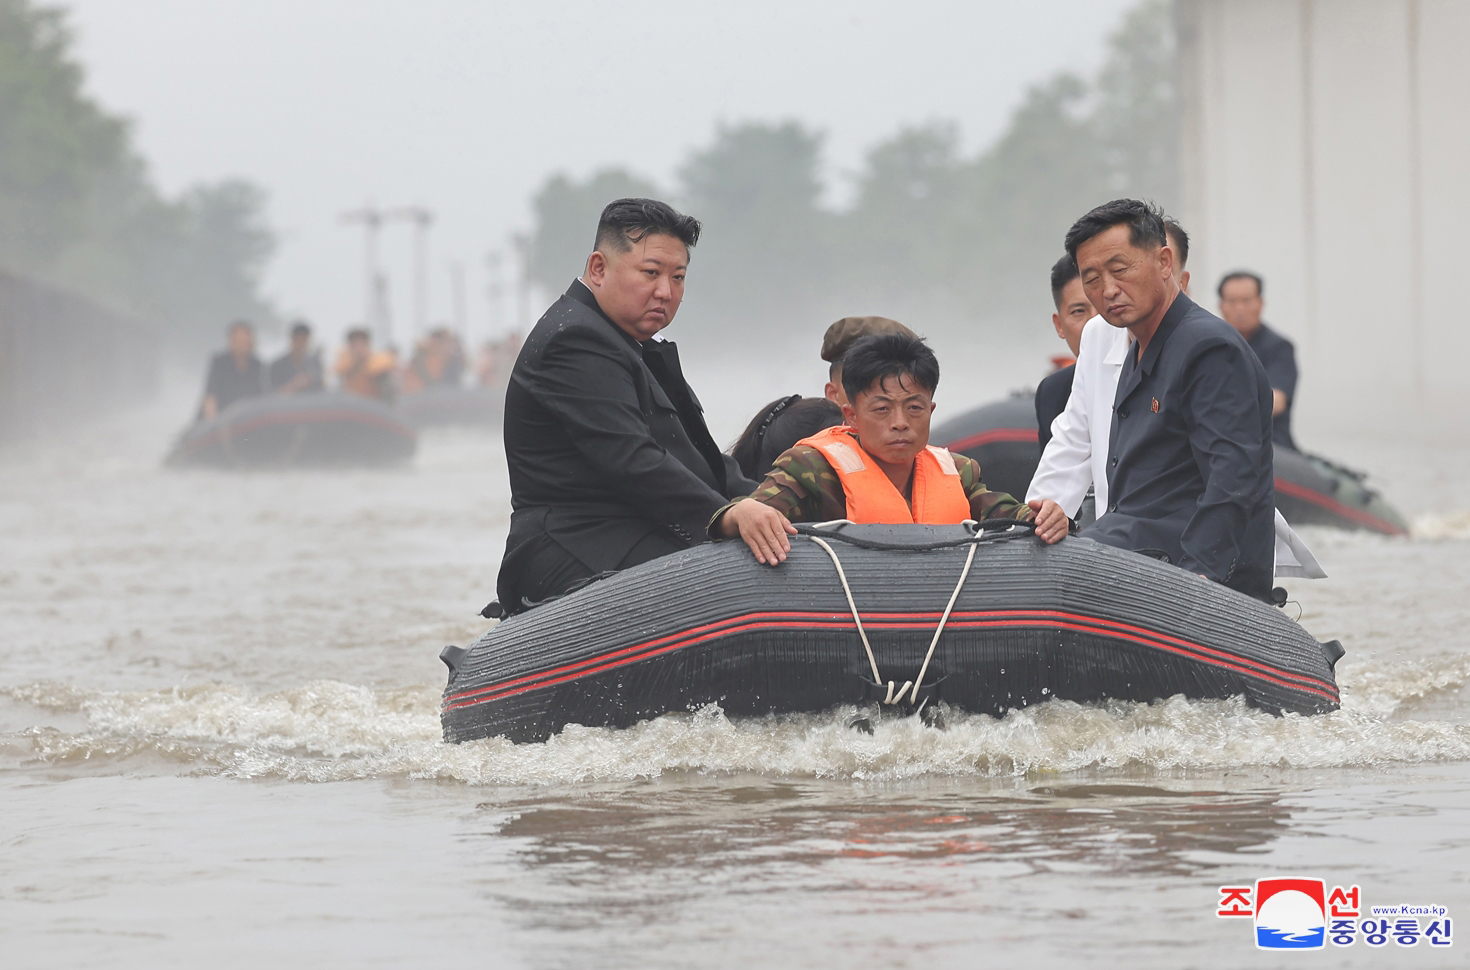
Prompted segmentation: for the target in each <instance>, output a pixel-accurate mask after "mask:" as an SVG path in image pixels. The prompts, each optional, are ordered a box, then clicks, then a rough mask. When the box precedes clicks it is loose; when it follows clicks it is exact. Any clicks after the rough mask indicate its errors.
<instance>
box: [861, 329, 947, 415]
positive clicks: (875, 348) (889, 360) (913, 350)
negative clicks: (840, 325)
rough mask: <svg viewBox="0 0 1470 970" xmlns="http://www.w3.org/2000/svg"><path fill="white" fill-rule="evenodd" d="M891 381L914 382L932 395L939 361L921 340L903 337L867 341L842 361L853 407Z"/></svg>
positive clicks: (890, 335) (891, 335) (889, 335)
mask: <svg viewBox="0 0 1470 970" xmlns="http://www.w3.org/2000/svg"><path fill="white" fill-rule="evenodd" d="M890 377H897V378H898V379H899V380H900V381H904V380H905V379H908V380H911V381H913V382H914V383H915V384H917V385H918V386H919V387H921V388H923V389H924V390H926V391H928V392H929V393H931V394H932V393H934V389H935V388H936V387H938V386H939V358H937V357H935V356H934V351H932V350H930V349H929V345H928V344H926V343H924V341H923V339H922V338H920V337H910V336H907V335H905V334H901V333H882V334H874V335H873V336H871V337H864V338H863V339H861V340H859V341H858V342H857V343H855V344H853V345H852V346H851V347H849V348H848V351H847V353H846V354H844V355H843V357H842V389H843V390H844V391H846V392H847V400H848V401H849V402H850V403H851V404H852V405H853V406H854V407H856V406H857V399H858V395H859V394H861V393H862V392H864V391H866V390H867V389H868V388H870V387H872V386H873V383H874V382H875V381H876V382H879V383H881V382H882V381H885V380H887V379H888V378H890Z"/></svg>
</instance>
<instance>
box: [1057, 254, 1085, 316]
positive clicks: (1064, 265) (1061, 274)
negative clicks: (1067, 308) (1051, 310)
mask: <svg viewBox="0 0 1470 970" xmlns="http://www.w3.org/2000/svg"><path fill="white" fill-rule="evenodd" d="M1079 275H1081V274H1079V273H1078V272H1077V263H1076V261H1075V260H1073V259H1072V257H1071V256H1063V257H1062V258H1061V259H1059V260H1057V261H1056V262H1055V263H1054V264H1052V268H1051V302H1052V303H1053V304H1055V305H1056V308H1057V309H1058V310H1060V309H1061V308H1062V290H1065V289H1066V288H1067V284H1068V283H1070V282H1072V281H1073V280H1075V279H1076V278H1077V277H1078V276H1079Z"/></svg>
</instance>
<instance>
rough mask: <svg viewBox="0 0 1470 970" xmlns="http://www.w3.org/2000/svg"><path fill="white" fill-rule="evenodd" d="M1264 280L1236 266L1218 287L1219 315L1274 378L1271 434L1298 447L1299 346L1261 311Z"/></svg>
mask: <svg viewBox="0 0 1470 970" xmlns="http://www.w3.org/2000/svg"><path fill="white" fill-rule="evenodd" d="M1263 289H1264V284H1263V283H1262V282H1261V278H1260V277H1259V276H1257V275H1256V274H1255V273H1247V272H1246V271H1244V270H1236V271H1235V272H1233V273H1226V274H1225V276H1224V278H1223V279H1221V280H1220V287H1219V289H1218V290H1217V291H1216V292H1217V293H1218V294H1219V296H1220V316H1222V317H1224V318H1225V322H1226V323H1228V324H1230V325H1231V326H1232V327H1234V328H1235V329H1236V330H1238V331H1239V332H1240V335H1241V336H1242V337H1244V338H1245V342H1246V343H1248V344H1250V345H1251V350H1254V351H1255V352H1256V356H1257V357H1259V358H1260V359H1261V366H1262V367H1264V368H1266V379H1267V380H1269V381H1270V382H1271V438H1272V440H1273V441H1275V442H1276V443H1277V444H1278V445H1280V446H1281V447H1283V448H1290V449H1291V450H1292V451H1296V450H1297V449H1296V442H1295V441H1293V440H1292V438H1291V405H1292V402H1293V401H1294V400H1295V399H1296V376H1297V373H1296V347H1294V346H1292V343H1291V341H1290V340H1287V339H1286V338H1285V337H1283V336H1281V334H1279V333H1277V332H1276V331H1275V330H1272V329H1271V328H1270V327H1268V326H1266V324H1265V322H1264V321H1263V320H1262V319H1261V311H1262V310H1263V309H1265V306H1266V303H1265V301H1264V300H1262V299H1261V294H1262V291H1263Z"/></svg>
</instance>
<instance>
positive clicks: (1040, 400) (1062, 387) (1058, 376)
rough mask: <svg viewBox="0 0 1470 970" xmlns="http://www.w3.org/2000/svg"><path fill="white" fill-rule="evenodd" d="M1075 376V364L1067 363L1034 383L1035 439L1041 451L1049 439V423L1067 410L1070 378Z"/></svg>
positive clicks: (1070, 385)
mask: <svg viewBox="0 0 1470 970" xmlns="http://www.w3.org/2000/svg"><path fill="white" fill-rule="evenodd" d="M1076 376H1077V365H1076V364H1069V365H1067V366H1066V367H1063V368H1062V369H1061V370H1059V371H1057V372H1055V373H1052V374H1048V375H1046V377H1044V378H1042V381H1041V383H1040V384H1037V385H1036V440H1037V441H1038V442H1040V443H1041V450H1042V451H1045V450H1046V443H1047V442H1048V441H1050V440H1051V423H1052V422H1053V421H1055V420H1056V419H1057V415H1059V414H1061V413H1062V412H1063V411H1065V410H1067V398H1069V397H1071V396H1072V378H1074V377H1076Z"/></svg>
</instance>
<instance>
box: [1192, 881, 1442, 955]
mask: <svg viewBox="0 0 1470 970" xmlns="http://www.w3.org/2000/svg"><path fill="white" fill-rule="evenodd" d="M1360 903H1361V896H1360V893H1359V889H1358V887H1357V886H1350V887H1348V888H1347V889H1344V888H1343V887H1342V886H1334V887H1332V891H1331V892H1328V891H1327V884H1326V883H1325V882H1323V881H1322V880H1321V879H1261V880H1258V881H1257V882H1256V884H1255V886H1254V887H1251V886H1221V887H1220V900H1219V903H1218V905H1217V906H1216V907H1215V915H1216V916H1221V917H1231V916H1240V917H1250V918H1251V919H1253V920H1254V922H1255V927H1256V946H1257V947H1258V948H1260V949H1262V950H1320V949H1322V948H1323V947H1325V946H1326V945H1327V944H1328V942H1331V943H1332V945H1333V946H1352V945H1353V944H1354V943H1356V942H1357V941H1358V937H1359V936H1361V937H1362V938H1363V942H1364V943H1366V944H1368V946H1371V947H1379V946H1384V945H1385V944H1387V943H1388V942H1389V941H1390V940H1392V941H1393V942H1394V943H1395V944H1396V945H1398V946H1415V945H1417V944H1418V943H1419V941H1420V940H1421V939H1422V940H1424V941H1426V942H1427V943H1429V945H1430V946H1451V945H1453V944H1452V943H1451V941H1450V932H1451V929H1452V927H1451V925H1450V918H1449V914H1448V911H1447V910H1446V909H1445V907H1443V906H1407V905H1400V906H1374V907H1372V909H1371V911H1370V912H1369V913H1367V914H1364V912H1363V909H1364V907H1362V906H1361V904H1360ZM1363 915H1368V916H1369V918H1368V919H1359V917H1360V916H1363ZM1421 918H1423V919H1424V920H1425V921H1427V922H1428V926H1425V925H1424V923H1423V922H1421Z"/></svg>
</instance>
